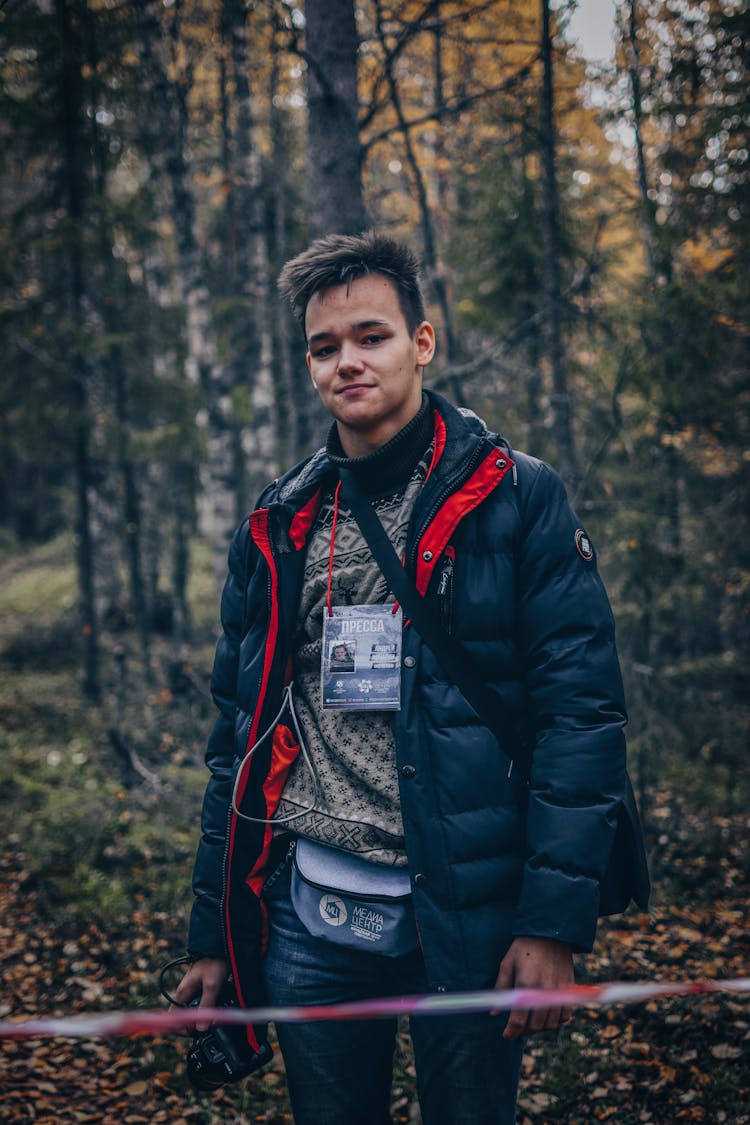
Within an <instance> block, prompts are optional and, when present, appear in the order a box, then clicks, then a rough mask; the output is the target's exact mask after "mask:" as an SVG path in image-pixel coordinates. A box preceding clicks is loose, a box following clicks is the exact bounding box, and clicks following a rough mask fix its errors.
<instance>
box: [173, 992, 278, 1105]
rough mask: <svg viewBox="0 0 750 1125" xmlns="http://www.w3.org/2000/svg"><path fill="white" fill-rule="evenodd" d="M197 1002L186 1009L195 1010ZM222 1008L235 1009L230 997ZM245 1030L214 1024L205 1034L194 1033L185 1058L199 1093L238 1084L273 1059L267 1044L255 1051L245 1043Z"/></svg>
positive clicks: (223, 1003) (226, 998)
mask: <svg viewBox="0 0 750 1125" xmlns="http://www.w3.org/2000/svg"><path fill="white" fill-rule="evenodd" d="M198 1003H199V1001H198V998H197V997H196V999H195V1000H193V1001H192V1002H191V1003H190V1005H189V1007H191V1008H197V1007H198ZM221 1006H222V1007H225V1008H236V1007H237V1004H236V1002H235V1001H234V1000H233V999H232V998H231V996H229V997H227V996H222V998H221ZM246 1032H247V1029H246V1028H245V1027H244V1026H243V1025H241V1024H228V1025H225V1026H223V1025H221V1024H215V1025H214V1026H213V1027H209V1029H208V1030H207V1031H196V1032H195V1033H194V1035H193V1043H192V1046H191V1047H190V1050H189V1051H188V1054H187V1074H188V1078H189V1079H190V1081H191V1082H192V1084H193V1085H194V1086H195V1087H196V1089H198V1090H218V1089H220V1088H221V1087H222V1086H226V1085H228V1084H230V1083H232V1082H240V1081H241V1080H242V1079H243V1078H247V1076H248V1074H252V1073H253V1071H254V1070H258V1069H259V1068H260V1067H261V1066H265V1065H266V1063H268V1062H270V1061H271V1059H272V1058H273V1051H272V1050H271V1047H270V1046H269V1044H268V1043H266V1042H265V1041H263V1042H261V1043H260V1045H259V1047H258V1050H257V1051H254V1050H253V1048H252V1047H251V1046H250V1044H249V1043H248V1041H247V1033H246Z"/></svg>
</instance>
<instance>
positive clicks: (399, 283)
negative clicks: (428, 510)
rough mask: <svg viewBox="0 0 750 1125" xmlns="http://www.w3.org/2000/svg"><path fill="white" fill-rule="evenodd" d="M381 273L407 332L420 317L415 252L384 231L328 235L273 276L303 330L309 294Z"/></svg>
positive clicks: (419, 292) (419, 321) (412, 330)
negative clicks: (391, 289) (393, 294)
mask: <svg viewBox="0 0 750 1125" xmlns="http://www.w3.org/2000/svg"><path fill="white" fill-rule="evenodd" d="M372 273H378V274H382V275H383V277H387V278H388V280H389V281H391V282H392V283H393V284H394V286H395V287H396V293H397V294H398V303H399V307H400V309H401V312H402V313H403V314H404V320H405V321H406V326H407V328H408V329H409V332H410V334H412V335H413V334H414V332H416V330H417V327H418V326H419V325H420V324H421V323H422V321H423V320H424V319H425V311H424V298H423V297H422V290H421V288H420V285H419V261H418V259H417V257H416V255H415V254H413V253H412V252H411V250H409V249H408V247H406V246H403V245H402V244H401V243H400V242H396V241H395V240H394V239H392V238H388V237H387V236H386V235H384V234H378V233H377V232H376V231H367V232H366V233H365V234H361V235H351V234H329V235H326V236H325V237H324V238H317V239H316V240H315V242H312V243H311V244H310V245H309V246H308V248H307V250H303V252H302V253H301V254H298V255H297V257H296V258H292V259H291V260H290V261H288V262H287V263H286V265H285V266H284V268H283V269H282V271H281V274H280V275H279V291H280V293H281V295H282V297H284V298H285V299H286V300H287V301H289V304H290V305H291V307H292V312H293V313H294V315H295V316H296V318H297V319H298V320H299V322H300V324H301V326H302V331H303V332H304V331H305V312H306V311H307V306H308V304H309V302H310V299H311V297H313V296H314V295H315V294H316V293H320V292H321V291H322V290H324V289H332V288H333V287H334V286H336V285H347V286H350V285H351V284H352V282H353V281H357V279H358V278H360V277H366V276H367V275H368V274H372Z"/></svg>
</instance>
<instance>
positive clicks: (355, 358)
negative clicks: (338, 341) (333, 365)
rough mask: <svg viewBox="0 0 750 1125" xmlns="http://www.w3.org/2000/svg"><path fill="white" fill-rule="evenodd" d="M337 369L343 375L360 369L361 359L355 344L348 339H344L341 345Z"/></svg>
mask: <svg viewBox="0 0 750 1125" xmlns="http://www.w3.org/2000/svg"><path fill="white" fill-rule="evenodd" d="M338 370H339V371H340V372H341V374H343V375H346V374H349V373H350V372H358V371H361V370H362V360H361V358H360V355H359V349H358V348H357V346H356V344H354V343H352V341H350V340H345V341H344V342H343V343H342V345H341V350H340V352H339V362H338Z"/></svg>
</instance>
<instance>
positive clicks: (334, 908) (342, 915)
mask: <svg viewBox="0 0 750 1125" xmlns="http://www.w3.org/2000/svg"><path fill="white" fill-rule="evenodd" d="M318 909H319V910H320V917H321V918H322V919H323V921H324V922H327V923H328V925H329V926H343V924H344V922H345V921H346V919H347V917H348V915H347V911H346V906H345V905H344V903H343V902H342V901H341V899H340V898H338V897H337V896H336V895H322V897H321V899H320V902H319V903H318Z"/></svg>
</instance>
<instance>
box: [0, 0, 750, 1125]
mask: <svg viewBox="0 0 750 1125" xmlns="http://www.w3.org/2000/svg"><path fill="white" fill-rule="evenodd" d="M602 4H604V0H602ZM576 6H577V3H576V0H557V2H556V3H555V2H552V0H360V2H358V3H355V2H354V0H305V2H304V3H303V2H302V0H299V2H297V0H4V2H1V3H0V332H1V333H2V337H1V338H2V348H3V354H4V355H5V360H4V364H3V372H2V375H1V376H0V418H1V419H2V423H1V424H2V430H1V433H2V439H1V440H0V810H2V816H3V820H4V823H5V825H6V826H7V828H6V831H5V832H4V834H3V835H4V839H3V842H2V848H1V850H0V971H1V972H2V981H3V983H2V991H1V992H0V1019H3V1018H6V1017H7V1018H24V1017H29V1016H31V1015H38V1014H51V1013H53V1012H54V1013H60V1014H63V1013H69V1012H83V1011H91V1010H104V1009H110V1008H119V1007H137V1006H141V1007H158V1006H159V1004H160V1003H161V1002H162V1001H161V997H160V995H159V990H158V984H157V978H158V970H159V967H160V966H161V964H162V963H164V962H165V961H168V960H169V959H170V958H172V957H177V956H179V955H180V954H181V953H182V952H183V950H184V940H185V928H186V918H187V914H188V911H189V908H190V899H191V892H190V873H191V868H192V860H193V857H194V851H195V845H196V842H197V835H198V831H199V817H200V800H201V794H202V790H203V786H204V784H205V767H204V765H203V752H204V748H205V739H206V736H207V734H208V731H209V730H210V727H211V723H212V717H213V714H214V712H213V706H212V703H211V699H210V695H209V679H210V671H211V662H212V654H213V648H214V645H215V642H216V638H217V635H218V628H219V625H218V601H219V594H220V589H221V584H222V581H223V576H224V574H225V571H226V554H227V549H228V545H229V541H230V537H231V534H232V532H233V530H234V528H235V527H236V526H237V524H238V523H239V522H240V521H241V519H242V518H243V516H244V515H245V514H246V513H247V512H248V511H250V510H251V508H252V506H253V505H254V502H255V499H256V497H257V495H258V493H259V492H260V490H261V488H262V487H263V486H264V485H265V484H266V483H267V482H268V481H269V480H270V479H273V478H274V477H276V476H278V475H279V474H280V473H282V472H284V471H285V470H286V469H287V468H289V467H290V466H291V465H292V464H294V463H295V462H296V461H297V460H299V459H300V458H301V457H304V456H306V455H308V454H309V453H311V452H312V451H314V450H315V449H316V448H317V447H318V446H319V445H320V444H321V443H322V441H323V439H324V435H325V428H326V422H325V419H324V417H323V415H322V411H321V408H320V405H319V403H318V402H317V401H316V398H315V396H314V392H313V390H312V387H311V385H310V380H309V375H308V372H307V369H306V365H305V358H304V340H303V338H302V335H301V333H300V332H299V328H298V326H297V325H296V323H295V322H294V321H293V320H292V318H291V316H290V315H289V313H288V311H287V310H285V308H284V307H283V306H282V304H281V302H280V300H279V297H278V294H277V288H276V280H277V277H278V274H279V271H280V269H281V266H282V265H283V263H284V262H285V261H286V260H287V259H288V258H289V257H290V256H292V255H293V254H295V253H297V252H298V251H300V250H301V249H303V248H304V247H305V246H306V245H307V243H308V242H309V240H310V239H311V238H314V237H316V236H319V235H321V234H325V233H329V232H332V231H339V232H344V233H351V232H357V231H361V230H363V229H367V228H378V229H382V230H385V231H388V232H390V233H392V234H394V235H395V236H397V237H398V238H400V239H402V240H403V241H405V242H407V243H408V244H409V245H410V246H411V247H412V248H413V249H414V250H415V251H416V252H417V253H418V254H419V256H420V258H421V260H422V263H423V280H424V285H425V292H426V296H427V300H428V306H429V317H430V319H431V320H432V322H433V323H434V324H435V326H436V329H437V335H438V355H437V358H436V360H435V361H434V362H433V364H432V365H431V366H430V368H429V371H428V374H427V383H428V385H429V386H431V387H433V388H435V389H436V390H439V391H440V392H441V393H443V394H444V395H445V396H446V397H447V398H449V399H451V400H452V401H453V402H455V403H457V404H458V405H460V406H465V407H469V408H471V409H472V410H474V411H475V412H476V413H478V414H479V415H480V416H481V417H482V418H483V419H484V420H485V421H486V422H487V423H488V425H489V426H490V427H491V428H492V429H494V430H495V431H497V432H498V433H500V434H502V435H503V436H504V437H505V438H507V439H508V441H509V442H511V443H512V445H513V446H515V447H516V448H519V449H524V450H526V451H528V452H530V453H532V454H534V455H535V456H538V457H541V458H543V459H545V460H548V461H549V462H551V463H552V464H553V465H554V466H555V467H556V468H557V469H558V470H559V471H560V473H561V475H562V476H563V479H564V480H565V482H566V485H567V487H568V490H569V494H570V498H571V501H572V503H573V505H574V507H575V508H576V510H577V512H578V513H579V515H580V517H581V519H582V521H584V522H585V525H586V529H587V531H588V533H589V534H590V535H591V537H592V540H593V542H594V543H595V545H596V548H597V556H598V562H599V568H600V570H601V573H602V575H603V577H604V579H605V582H606V585H607V589H608V592H609V595H610V599H611V601H612V605H613V610H614V613H615V618H616V621H617V637H618V648H619V652H620V659H621V664H622V669H623V676H624V679H625V684H626V690H627V697H628V704H629V713H630V721H629V726H628V748H629V751H628V752H629V766H630V771H631V775H632V778H633V782H634V785H635V788H636V792H637V794H638V798H639V803H640V807H641V811H642V815H643V819H644V825H645V829H646V836H647V843H648V848H649V860H650V866H651V872H652V878H653V883H654V894H653V900H652V905H651V909H650V911H649V913H648V914H646V913H643V914H639V913H637V912H634V911H632V909H631V911H630V912H628V913H627V914H625V915H624V916H623V917H621V918H614V919H611V920H609V921H607V922H605V923H603V924H602V926H601V929H600V937H599V940H598V943H597V948H596V950H595V952H594V954H592V955H591V956H590V957H586V958H582V959H581V961H580V964H579V965H578V977H579V979H580V980H583V981H598V980H602V981H604V980H610V979H631V980H642V979H659V980H665V979H673V980H682V979H686V978H693V979H722V978H732V977H734V978H736V977H742V976H746V975H748V934H747V914H748V893H747V873H748V862H747V861H748V844H747V841H748V828H750V816H749V815H748V797H750V786H749V785H748V779H747V771H746V769H744V767H745V763H746V758H747V747H748V733H749V730H750V721H749V720H750V691H749V690H748V689H749V688H750V666H749V664H748V633H749V630H748V624H749V617H750V529H749V528H748V511H749V507H748V478H749V477H750V452H749V450H750V446H749V445H748V429H749V426H748V411H747V406H748V400H749V398H750V381H749V379H748V362H747V361H748V342H749V340H750V271H748V268H747V263H748V261H750V143H749V141H748V129H747V127H748V124H750V104H749V100H748V99H749V96H750V95H749V91H750V83H749V82H748V78H749V77H750V47H749V43H750V11H749V10H748V7H747V5H746V4H745V3H744V2H743V0H616V3H614V5H613V7H614V12H615V20H614V48H613V54H612V57H611V58H610V59H609V60H598V61H595V62H593V61H590V60H587V59H586V57H585V56H584V54H583V52H582V50H581V47H580V44H578V43H577V42H576V40H575V39H574V38H573V36H572V35H571V34H570V21H571V17H572V15H573V13H574V11H575V9H576ZM743 262H744V263H745V265H744V266H743V264H742V263H743ZM749 1036H750V1022H749V1017H748V1012H747V1008H746V1005H744V1006H743V1004H742V1002H741V1000H739V999H737V998H734V999H730V998H728V997H725V996H722V995H720V994H715V995H713V996H712V997H710V998H708V997H707V998H695V997H693V998H690V999H689V1000H688V999H684V1000H669V1001H666V1002H650V1003H648V1004H645V1005H641V1006H632V1007H628V1008H614V1007H613V1008H612V1009H609V1010H607V1011H606V1012H604V1013H602V1012H601V1011H594V1010H593V1009H592V1010H587V1009H582V1010H581V1011H580V1012H577V1013H576V1016H575V1019H574V1021H573V1023H572V1024H571V1025H569V1027H568V1029H566V1030H565V1031H564V1032H563V1033H561V1036H560V1037H559V1039H558V1040H556V1041H555V1040H550V1039H546V1040H545V1039H544V1038H543V1037H542V1038H540V1039H539V1040H538V1041H535V1042H533V1043H532V1044H531V1046H530V1049H529V1050H528V1051H527V1055H526V1059H525V1062H524V1070H523V1077H522V1088H521V1094H520V1112H519V1121H520V1122H522V1123H524V1125H525V1123H526V1122H528V1123H531V1122H569V1123H576V1122H594V1121H599V1120H607V1119H610V1120H614V1121H616V1122H617V1123H618V1125H620V1123H623V1125H629V1123H630V1122H654V1123H656V1125H665V1123H669V1122H672V1121H682V1120H686V1121H706V1122H727V1123H728V1125H734V1123H741V1122H748V1121H750V1113H749V1112H748V1108H747V1106H748V1093H750V1068H749V1067H748V1056H749V1055H750V1051H748V1037H749ZM184 1053H185V1042H184V1041H182V1040H174V1039H167V1038H164V1039H163V1040H159V1039H151V1040H149V1039H147V1038H139V1039H135V1040H132V1041H127V1042H115V1041H111V1042H110V1041H102V1040H92V1041H91V1042H88V1043H86V1042H84V1043H81V1042H74V1041H72V1040H70V1041H68V1040H63V1041H59V1042H38V1043H31V1044H15V1043H12V1042H4V1043H0V1090H2V1093H3V1098H2V1104H1V1105H0V1120H7V1121H13V1122H19V1123H20V1122H27V1121H29V1122H30V1121H35V1122H43V1123H46V1122H48V1123H50V1125H51V1123H53V1122H54V1123H57V1122H68V1121H92V1122H102V1121H115V1120H117V1121H125V1122H139V1121H149V1122H158V1121H170V1122H178V1123H179V1122H186V1121H189V1122H198V1123H205V1125H209V1123H213V1122H217V1123H218V1122H219V1121H222V1122H236V1123H238V1125H239V1123H245V1122H251V1121H266V1122H276V1123H278V1125H281V1123H283V1122H289V1121H291V1117H290V1116H289V1110H288V1103H287V1101H286V1095H285V1091H284V1080H283V1069H282V1067H281V1064H280V1062H279V1058H278V1052H277V1055H276V1060H275V1062H274V1063H273V1064H272V1066H271V1067H270V1068H269V1069H268V1070H267V1071H266V1072H265V1073H264V1074H263V1075H262V1076H260V1077H254V1078H252V1079H251V1080H249V1082H248V1083H247V1084H245V1085H243V1086H242V1087H238V1088H232V1089H229V1090H227V1091H224V1092H222V1093H220V1094H217V1095H214V1096H213V1097H211V1096H207V1095H199V1094H197V1093H196V1092H195V1091H192V1090H191V1089H190V1087H189V1085H188V1083H187V1080H186V1078H185V1068H184ZM413 1077H414V1072H413V1065H412V1062H411V1059H410V1055H409V1046H408V1042H407V1040H406V1038H404V1039H403V1041H402V1043H401V1056H400V1061H399V1069H398V1074H397V1081H396V1084H395V1085H394V1091H393V1119H394V1121H403V1122H409V1121H411V1122H415V1121H418V1120H419V1117H418V1110H417V1108H416V1103H415V1093H414V1081H413Z"/></svg>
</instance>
